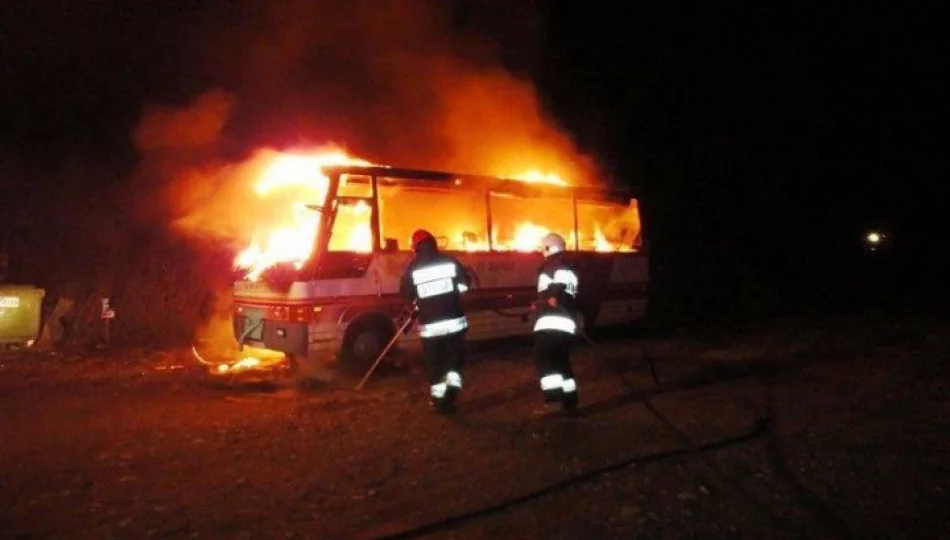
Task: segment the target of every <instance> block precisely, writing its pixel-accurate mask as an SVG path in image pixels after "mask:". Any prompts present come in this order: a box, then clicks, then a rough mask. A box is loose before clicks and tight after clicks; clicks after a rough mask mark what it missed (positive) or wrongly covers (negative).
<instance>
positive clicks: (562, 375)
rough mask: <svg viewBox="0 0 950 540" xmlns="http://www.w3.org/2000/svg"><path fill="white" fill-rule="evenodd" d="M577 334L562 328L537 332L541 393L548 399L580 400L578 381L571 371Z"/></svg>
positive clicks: (573, 402)
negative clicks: (571, 356) (572, 350)
mask: <svg viewBox="0 0 950 540" xmlns="http://www.w3.org/2000/svg"><path fill="white" fill-rule="evenodd" d="M573 344H574V334H571V333H568V332H562V331H560V330H538V331H537V332H535V333H534V353H533V357H534V365H535V367H537V369H538V377H539V379H540V382H541V392H542V394H544V400H545V401H547V402H558V401H560V402H563V403H564V404H566V405H568V406H572V405H575V404H576V403H577V382H576V381H575V380H574V372H573V371H572V370H571V361H570V355H571V346H572V345H573Z"/></svg>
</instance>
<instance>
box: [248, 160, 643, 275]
mask: <svg viewBox="0 0 950 540" xmlns="http://www.w3.org/2000/svg"><path fill="white" fill-rule="evenodd" d="M339 165H354V166H373V165H374V164H373V163H370V162H369V161H367V160H365V159H361V158H356V157H352V156H350V155H348V154H347V153H346V152H344V151H341V150H330V151H318V152H314V153H310V154H291V153H283V154H276V155H275V156H274V157H273V158H272V160H271V162H270V163H269V164H268V165H267V166H266V167H264V168H263V172H262V173H261V174H260V176H259V178H258V179H257V180H256V181H255V182H254V186H253V189H254V192H255V195H256V196H257V197H258V198H259V199H260V200H261V204H269V202H268V199H269V198H270V197H272V196H275V195H276V194H278V193H279V194H281V195H282V197H281V200H282V201H286V200H287V196H288V195H289V196H290V199H292V202H291V203H290V206H289V207H288V208H287V209H286V214H285V218H284V219H283V222H282V223H280V224H276V225H275V224H272V225H271V226H270V227H269V228H267V229H266V230H256V231H255V234H254V236H253V238H252V240H251V242H250V245H248V246H247V247H246V248H245V249H244V250H242V251H241V252H240V253H239V254H238V255H237V257H236V258H235V260H234V266H235V268H236V269H238V270H240V271H242V272H243V273H244V279H246V280H249V281H257V280H258V279H259V278H260V277H261V275H262V274H263V273H264V272H265V271H266V270H267V269H269V268H271V267H273V266H275V265H277V264H282V263H288V264H291V265H292V266H293V267H294V268H296V269H300V268H302V267H303V265H304V264H305V263H306V261H307V260H308V259H309V258H310V256H311V255H312V253H313V249H314V246H315V244H316V239H317V233H318V229H319V226H320V213H319V211H318V210H317V209H316V208H317V207H319V206H321V205H322V204H323V203H324V201H325V200H326V196H327V189H328V187H329V178H328V177H327V176H326V174H325V173H324V168H325V167H329V166H339ZM376 166H378V165H376ZM512 176H513V178H514V179H516V180H522V181H524V182H528V183H543V184H551V185H559V186H568V185H569V183H568V182H567V181H566V180H564V179H563V178H561V177H559V176H557V175H555V174H550V173H543V172H541V171H538V170H535V169H528V170H525V171H524V172H522V173H520V174H516V175H512ZM345 182H346V179H345V177H344V178H342V179H341V185H345ZM285 204H286V203H285ZM371 212H372V209H371V207H370V205H368V204H366V203H365V202H363V201H359V202H357V203H356V204H353V205H340V206H338V207H337V220H336V224H335V225H334V230H333V231H332V232H333V243H334V244H335V245H336V246H337V249H343V250H345V251H352V252H357V253H368V252H371V251H372V250H373V234H372V230H371V228H370V226H369V225H368V223H369V219H367V218H368V216H369V215H370V213H371ZM402 219H411V216H406V217H405V218H402ZM550 232H557V233H559V234H561V235H562V236H563V237H564V238H565V239H566V240H567V243H568V245H569V246H571V245H574V244H575V238H574V231H573V230H565V231H557V230H555V231H552V230H551V229H549V228H547V227H545V226H544V225H541V224H538V223H533V222H531V221H529V220H527V219H526V220H520V221H518V223H517V225H516V226H515V230H514V233H513V234H512V235H510V236H509V237H507V238H504V239H502V238H499V237H498V232H497V231H492V233H491V235H492V239H491V244H489V242H488V238H482V237H478V236H477V235H470V234H468V233H462V232H459V233H458V235H459V237H460V238H459V239H458V242H455V243H454V245H457V246H460V248H461V249H463V250H465V251H470V252H477V251H488V250H489V247H491V249H492V250H494V251H517V252H532V251H536V250H537V247H538V244H539V242H540V240H541V238H543V237H544V236H545V235H546V234H548V233H550ZM463 236H464V237H463ZM588 244H589V245H592V246H593V247H592V249H593V250H595V251H603V252H611V251H628V250H629V248H628V247H621V246H620V245H615V244H614V243H611V242H610V241H608V240H607V239H606V238H605V237H604V235H603V233H602V232H601V228H600V225H599V224H598V226H597V227H596V230H595V231H594V233H593V238H592V239H591V240H590V242H588Z"/></svg>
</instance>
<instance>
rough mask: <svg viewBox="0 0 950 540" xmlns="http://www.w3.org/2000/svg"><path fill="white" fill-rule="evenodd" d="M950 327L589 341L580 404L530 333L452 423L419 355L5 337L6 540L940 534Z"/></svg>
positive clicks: (907, 325)
mask: <svg viewBox="0 0 950 540" xmlns="http://www.w3.org/2000/svg"><path fill="white" fill-rule="evenodd" d="M948 326H950V325H948V324H946V323H943V322H936V321H933V320H915V319H912V318H904V319H901V320H890V319H888V318H886V317H883V316H881V315H863V316H849V317H822V318H815V319H811V320H802V319H797V320H784V321H772V322H769V323H763V324H759V325H756V326H744V327H736V328H731V329H729V330H723V329H720V330H716V331H713V330H710V331H705V332H691V333H682V334H680V335H672V336H669V335H668V336H664V337H656V336H654V337H637V338H612V339H605V340H601V341H599V342H598V344H597V345H596V346H590V345H585V346H579V347H578V348H577V350H576V351H575V353H574V362H575V366H576V369H577V371H578V381H579V385H580V391H581V394H580V395H581V401H582V408H581V414H580V415H579V416H578V417H575V418H568V417H563V416H560V415H558V414H547V413H545V412H544V409H543V407H541V401H540V393H539V391H538V389H537V386H536V380H535V377H534V373H533V368H532V365H531V363H530V360H529V357H528V349H527V348H526V347H525V346H524V345H511V344H508V345H506V346H505V347H504V348H503V349H501V350H497V349H496V350H491V351H489V350H477V351H474V352H473V356H472V362H471V364H470V365H469V368H468V370H467V371H466V380H465V389H464V394H463V398H462V401H461V403H460V410H459V412H458V413H457V414H456V415H454V416H452V417H445V416H439V415H436V414H435V413H433V412H432V411H430V409H429V408H428V405H427V402H426V386H425V381H424V380H423V375H422V373H421V371H419V370H418V369H414V370H410V371H404V372H401V373H390V374H383V375H380V376H379V377H376V378H373V379H372V380H370V382H369V383H368V384H367V386H366V388H364V389H363V391H361V392H355V391H353V390H352V387H353V386H355V383H356V381H341V383H340V384H337V385H334V386H333V387H329V388H327V387H325V388H318V389H308V390H302V389H298V388H296V387H294V386H292V385H278V386H276V387H262V386H259V385H248V384H242V383H240V382H238V381H234V382H231V383H229V382H228V381H227V380H221V379H212V378H209V376H208V375H207V373H206V372H205V371H204V370H203V369H201V368H200V366H199V365H198V364H197V363H196V362H195V361H194V360H193V359H192V358H191V357H190V356H189V354H188V353H187V352H167V351H166V352H134V351H124V352H120V351H109V352H108V353H104V354H98V355H94V354H85V355H70V354H58V355H39V354H35V353H31V354H22V353H14V354H9V353H8V354H4V355H2V356H0V437H2V439H0V537H2V538H150V537H157V538H229V539H230V538H234V539H239V538H243V539H250V538H384V537H391V538H396V537H405V538H410V537H426V538H489V537H491V538H638V537H639V538H684V537H686V538H737V537H742V538H802V537H804V538H948V537H950V518H947V517H945V513H946V509H947V508H948V507H950V499H948V495H947V492H948V490H950V461H948V459H947V455H948V451H950V444H948V440H950V439H948V435H947V434H948V433H950V431H948V424H950V386H948V383H947V375H948V372H950V368H948V364H947V359H948V357H950V355H948V353H950V342H948V336H950V333H948ZM644 351H646V355H647V356H644ZM647 357H649V358H651V359H652V360H653V363H654V365H655V370H656V375H657V379H658V380H659V382H660V383H661V385H660V386H657V384H656V382H655V381H654V379H653V377H652V375H651V369H650V367H649V366H650V364H649V362H647V360H646V359H647ZM347 385H348V386H347ZM696 447H699V448H698V449H697V448H696Z"/></svg>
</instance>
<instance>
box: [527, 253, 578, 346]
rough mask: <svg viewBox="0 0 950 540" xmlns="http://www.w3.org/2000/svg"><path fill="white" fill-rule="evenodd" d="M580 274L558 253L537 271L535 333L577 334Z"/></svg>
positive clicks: (562, 254) (547, 259)
mask: <svg viewBox="0 0 950 540" xmlns="http://www.w3.org/2000/svg"><path fill="white" fill-rule="evenodd" d="M577 286H578V282H577V272H575V270H574V268H573V266H571V265H570V264H569V263H568V262H567V260H566V259H565V254H564V253H563V252H562V253H556V254H554V255H551V256H550V257H548V258H546V259H545V260H544V263H543V264H542V265H541V267H540V268H538V300H537V302H536V303H535V305H536V306H537V309H538V314H537V319H535V322H534V331H535V332H538V331H541V330H557V331H561V332H567V333H570V334H573V333H575V331H576V328H577V323H576V318H577Z"/></svg>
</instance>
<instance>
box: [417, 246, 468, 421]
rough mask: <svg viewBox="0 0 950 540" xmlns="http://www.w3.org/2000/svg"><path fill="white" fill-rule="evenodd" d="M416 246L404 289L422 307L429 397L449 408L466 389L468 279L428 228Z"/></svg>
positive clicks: (421, 334)
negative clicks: (464, 305) (465, 295)
mask: <svg viewBox="0 0 950 540" xmlns="http://www.w3.org/2000/svg"><path fill="white" fill-rule="evenodd" d="M412 250H413V251H414V252H415V257H414V258H413V260H412V262H410V263H409V266H408V267H407V268H406V271H405V273H404V274H403V276H402V282H401V285H400V292H401V294H402V296H403V298H405V299H406V301H409V302H414V303H415V305H416V309H417V310H418V311H417V314H416V315H417V317H418V323H419V337H420V338H421V339H422V351H423V354H424V357H425V367H426V373H427V375H428V378H429V385H430V386H429V394H430V402H431V403H432V406H433V407H434V408H435V409H436V410H437V411H439V412H443V413H451V412H454V411H455V408H456V402H457V400H458V395H459V392H461V390H462V369H463V367H464V366H463V364H464V360H465V359H464V349H465V333H466V331H467V330H468V321H467V319H466V318H465V312H464V311H463V310H462V298H461V296H462V294H463V293H465V292H466V291H467V290H468V288H469V279H468V276H467V274H466V271H465V268H464V267H463V266H462V264H461V263H460V262H459V261H458V260H456V259H455V258H454V257H452V256H449V255H446V254H444V253H440V252H439V248H438V245H437V244H436V241H435V237H434V236H432V234H431V233H430V232H429V231H425V230H421V229H420V230H417V231H416V232H414V233H413V234H412Z"/></svg>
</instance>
